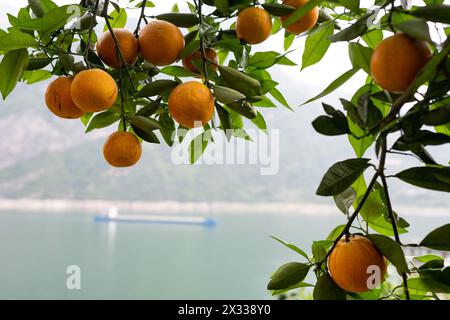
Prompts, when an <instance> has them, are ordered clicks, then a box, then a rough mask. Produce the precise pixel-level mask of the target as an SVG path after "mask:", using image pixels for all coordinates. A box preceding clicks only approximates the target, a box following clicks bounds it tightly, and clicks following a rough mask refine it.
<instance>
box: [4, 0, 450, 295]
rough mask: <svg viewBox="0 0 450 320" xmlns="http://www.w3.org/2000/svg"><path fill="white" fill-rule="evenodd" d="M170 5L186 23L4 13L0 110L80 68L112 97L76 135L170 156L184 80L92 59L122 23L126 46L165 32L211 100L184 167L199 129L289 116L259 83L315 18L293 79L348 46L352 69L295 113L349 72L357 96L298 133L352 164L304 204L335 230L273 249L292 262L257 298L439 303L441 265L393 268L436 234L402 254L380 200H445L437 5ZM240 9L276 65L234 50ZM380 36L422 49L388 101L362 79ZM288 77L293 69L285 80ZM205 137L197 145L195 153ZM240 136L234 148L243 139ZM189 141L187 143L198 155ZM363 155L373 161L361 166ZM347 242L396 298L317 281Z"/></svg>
mask: <svg viewBox="0 0 450 320" xmlns="http://www.w3.org/2000/svg"><path fill="white" fill-rule="evenodd" d="M180 2H183V4H187V8H189V11H187V12H180V10H179V7H178V5H175V6H174V7H173V9H172V11H171V12H166V13H160V12H158V11H157V9H158V6H157V3H156V2H155V3H152V2H151V1H147V0H142V1H137V0H134V1H131V0H130V1H128V3H127V4H126V6H125V7H120V6H119V4H117V3H115V2H113V1H109V0H105V1H98V0H82V1H81V2H80V3H74V4H73V5H58V4H57V1H55V2H53V1H52V0H29V1H28V5H27V6H26V7H24V8H21V9H20V10H19V12H18V13H17V14H16V15H11V14H8V20H9V23H10V27H9V28H8V29H7V30H0V54H1V55H2V56H3V58H2V61H1V63H0V92H1V94H2V97H3V99H5V98H6V97H7V96H9V95H10V94H11V92H12V91H13V90H14V88H15V87H16V84H17V83H18V82H19V81H23V82H26V83H28V84H31V83H35V82H38V81H42V80H46V79H48V78H50V77H52V76H60V75H71V76H74V75H76V74H77V73H78V72H80V71H82V70H85V69H87V68H101V69H104V70H106V71H108V73H109V74H110V75H111V76H112V77H113V78H114V79H115V80H116V82H117V83H118V85H119V90H120V93H121V94H120V98H119V99H118V100H117V101H116V103H115V104H114V105H113V106H112V107H111V108H109V109H108V110H107V111H103V112H100V113H96V114H92V113H86V114H84V115H83V117H82V118H81V120H82V121H83V123H84V125H85V126H86V132H90V131H92V130H95V129H99V128H104V127H107V126H110V125H115V126H117V127H118V128H119V130H129V131H132V132H134V133H135V134H136V135H137V136H138V137H140V138H141V139H142V140H144V141H146V142H148V143H160V141H161V138H162V140H163V141H164V142H166V143H167V144H168V145H169V146H171V145H172V144H173V143H174V137H180V135H179V134H177V132H179V131H184V130H186V128H183V127H182V126H179V125H177V124H176V122H175V121H174V119H173V118H172V116H171V114H170V112H169V111H168V96H169V94H170V92H171V91H172V90H173V89H174V88H175V87H177V86H178V85H179V84H180V83H181V82H183V80H185V78H192V77H196V76H197V75H196V74H195V73H193V72H192V71H190V70H187V69H185V68H183V67H181V66H179V65H176V64H174V65H170V66H164V67H157V66H155V65H152V64H151V63H149V62H147V61H145V60H144V59H143V58H142V57H140V58H139V59H138V61H137V63H135V64H134V65H123V67H121V68H120V70H114V69H110V68H108V67H107V66H106V65H105V64H104V63H103V62H102V60H101V59H100V58H99V56H98V55H97V52H96V51H95V46H94V44H95V43H96V41H97V32H99V31H100V30H102V29H103V30H112V28H122V27H124V26H125V25H126V24H127V17H128V13H129V12H130V11H131V10H135V11H138V12H140V16H139V20H138V23H137V26H136V29H135V30H134V34H135V35H136V36H138V34H139V30H140V28H141V27H142V25H143V24H145V23H148V21H149V20H151V19H158V20H165V21H169V22H171V23H173V24H175V25H176V26H178V27H179V28H181V29H182V30H183V33H184V40H185V47H184V50H183V51H182V53H181V56H180V59H181V58H183V57H186V56H188V55H190V54H192V53H194V52H196V51H197V50H200V52H201V53H202V59H201V61H200V63H194V64H195V67H196V68H197V69H198V70H201V72H202V75H203V77H202V81H204V83H205V85H207V86H208V87H209V88H210V89H211V91H212V92H213V94H214V97H215V116H214V117H213V119H212V120H211V121H210V123H208V124H206V125H205V126H204V128H203V129H204V132H203V133H202V134H200V135H199V136H197V137H196V138H194V140H193V141H192V142H191V144H190V149H191V151H192V152H191V161H192V162H195V161H197V160H198V159H199V155H201V153H202V152H203V151H204V150H205V149H206V148H207V145H208V142H212V141H211V139H212V135H211V134H207V133H208V131H209V130H223V131H224V132H225V131H226V130H227V129H244V128H243V124H244V122H243V121H242V119H243V118H248V119H251V120H252V121H253V123H254V124H255V125H256V126H257V127H258V128H259V129H261V130H265V129H267V124H266V121H265V120H264V118H263V115H262V112H261V110H263V108H264V107H277V106H281V107H286V108H289V109H293V108H292V106H289V105H288V103H287V102H286V99H285V98H284V97H283V94H282V93H281V92H280V91H279V90H278V89H277V86H278V83H277V82H276V81H275V80H273V79H272V77H271V74H270V68H271V67H272V66H274V65H277V64H278V65H285V66H295V63H294V62H293V61H291V60H290V59H289V58H288V57H287V56H286V55H287V54H288V53H289V48H290V47H291V45H292V43H293V41H296V37H297V35H294V34H292V33H290V32H288V31H286V30H285V28H286V27H287V26H289V25H291V24H293V23H295V22H296V21H297V20H299V19H301V18H303V17H304V16H305V15H306V14H308V12H309V11H310V10H311V9H312V8H313V7H315V6H318V7H319V8H320V15H319V20H318V22H317V24H316V25H315V26H314V27H313V28H312V29H311V30H308V31H306V32H304V33H303V34H302V35H301V36H304V37H306V40H305V45H304V48H303V52H302V59H301V61H302V64H301V68H299V69H300V75H299V76H301V70H303V69H305V68H308V67H310V66H312V65H314V64H317V63H319V62H320V61H321V59H322V58H323V57H324V56H325V54H326V52H327V50H328V49H329V48H330V47H332V46H333V45H334V44H335V43H337V42H346V43H348V56H349V60H350V61H351V64H352V68H351V69H349V70H348V71H346V72H345V73H343V74H342V75H340V76H339V77H338V78H336V79H334V80H332V81H331V82H330V83H329V84H328V85H326V86H324V88H323V90H322V91H321V92H319V93H317V94H316V95H314V96H312V97H311V98H310V99H309V100H307V101H302V102H300V103H299V104H300V105H301V106H304V105H308V104H310V103H311V102H313V101H316V100H319V99H322V98H324V97H326V96H327V95H328V94H330V93H332V92H333V91H335V90H336V89H338V88H339V87H340V86H342V85H343V84H344V83H345V82H347V81H348V80H349V79H350V78H352V77H353V76H354V75H355V74H357V73H359V74H365V76H366V81H365V83H362V84H361V87H360V88H359V89H358V90H357V91H356V92H355V94H354V95H353V96H351V97H342V98H341V99H340V103H341V105H339V106H331V105H329V104H326V103H323V104H322V105H323V111H324V114H323V115H321V116H319V117H318V118H317V119H315V120H314V121H313V123H312V126H313V128H314V129H315V130H316V131H317V132H318V133H320V134H323V135H327V136H337V135H343V136H347V138H348V140H349V142H350V144H351V146H352V147H353V149H354V152H355V156H354V157H356V158H349V159H346V160H343V161H339V162H337V163H335V164H333V165H331V167H330V169H329V170H328V171H327V172H326V173H325V175H324V177H323V179H322V181H321V182H320V183H319V184H318V188H317V195H319V196H333V197H334V200H335V202H336V205H337V209H338V210H340V211H342V212H343V213H345V215H346V217H347V223H346V224H344V225H340V226H337V227H336V228H335V229H334V230H333V231H332V232H331V233H330V235H329V237H328V238H327V239H323V240H318V241H314V243H313V246H312V256H309V255H308V254H306V253H305V251H303V250H302V249H300V248H298V247H296V246H295V245H293V244H289V243H286V242H284V241H283V240H280V239H277V238H275V239H276V240H278V241H279V242H281V243H282V244H284V245H285V246H287V247H288V248H289V249H291V250H294V251H295V252H297V253H299V254H300V256H301V258H300V259H301V260H303V261H302V262H290V263H287V264H284V265H283V266H281V267H280V268H279V269H278V270H277V271H275V273H274V274H273V275H272V276H271V280H270V282H269V285H268V289H269V290H272V293H273V294H280V293H283V292H285V291H288V290H293V289H297V288H300V287H308V286H314V298H315V299H346V298H352V299H366V298H370V299H373V298H375V299H386V298H392V299H403V298H406V299H436V298H437V295H436V294H437V293H448V292H450V290H449V288H450V277H449V274H450V272H449V267H445V266H444V263H443V259H442V258H441V257H439V256H432V257H430V258H429V259H425V258H424V257H416V258H415V259H413V260H412V261H407V259H405V256H404V251H403V249H404V247H405V246H423V247H427V248H432V249H436V250H445V251H448V250H450V239H449V235H450V229H449V225H445V226H442V227H440V228H438V229H436V230H434V231H432V232H430V233H429V234H428V235H427V236H426V237H425V238H424V239H423V240H422V241H421V242H420V243H418V244H404V243H402V242H401V240H400V234H402V233H405V232H407V228H408V226H409V225H408V223H407V222H406V220H405V219H403V218H401V217H400V216H399V215H397V214H396V213H395V211H394V209H393V207H392V203H391V201H390V197H389V190H388V180H389V179H399V180H401V181H403V182H405V183H408V184H411V185H414V186H416V187H418V188H425V189H430V190H435V191H441V192H449V191H450V168H449V167H448V163H447V164H445V163H438V162H437V161H436V160H435V159H434V158H433V156H432V154H430V152H429V151H428V148H429V146H435V145H446V146H448V145H449V142H450V95H449V94H448V93H449V90H450V69H449V68H450V58H449V53H450V38H449V36H448V35H449V34H450V27H449V24H450V6H449V5H446V4H444V3H443V2H444V1H441V0H426V1H424V3H419V4H416V3H415V2H414V3H411V1H405V0H402V1H397V0H375V1H371V3H370V6H369V7H368V6H367V2H366V1H356V0H352V1H347V0H328V1H321V0H309V2H307V4H306V5H305V6H303V7H299V8H295V7H292V6H290V5H287V4H282V3H281V2H278V1H275V0H267V1H259V2H258V1H250V0H214V1H213V0H203V1H202V0H193V1H180ZM372 2H373V3H372ZM251 6H259V7H262V8H264V9H265V10H266V11H267V12H268V13H270V14H271V17H272V20H273V28H272V34H275V33H280V32H283V33H284V42H283V43H282V44H280V46H283V47H284V50H285V51H284V52H276V51H265V52H258V51H255V50H254V49H253V48H252V46H251V45H249V44H247V43H245V42H244V41H242V40H240V39H239V38H238V37H237V35H236V31H235V23H234V21H235V18H236V17H237V15H238V14H239V12H240V11H241V10H243V9H245V8H247V7H251ZM156 12H158V13H157V14H156V15H155V13H156ZM286 15H289V17H288V18H287V19H285V20H284V21H283V22H281V21H280V19H279V17H280V16H286ZM99 28H100V29H99ZM393 33H403V34H406V35H407V36H408V37H409V38H411V39H415V40H422V41H426V42H427V44H428V46H429V47H430V48H431V50H432V57H431V58H430V59H429V60H428V62H427V63H426V65H425V66H424V67H423V68H421V70H420V71H419V72H418V73H417V74H416V76H415V79H414V81H413V82H412V83H411V84H410V85H409V87H408V88H407V89H406V90H405V91H403V92H401V93H395V92H388V91H386V90H383V88H381V87H380V86H379V85H378V84H377V83H376V81H375V80H374V78H373V77H372V72H371V71H372V70H371V58H372V55H373V54H374V50H375V49H376V48H377V46H378V45H379V43H380V42H381V41H382V40H383V39H386V38H387V37H388V36H390V35H392V34H393ZM116 45H117V44H116ZM206 48H214V49H215V50H216V51H217V53H218V58H219V60H218V63H215V62H212V61H211V60H209V59H208V58H207V57H206V56H205V49H206ZM119 54H120V50H119ZM121 59H122V60H123V57H121ZM213 67H216V68H213ZM292 72H298V70H297V71H295V70H294V69H292ZM225 134H226V133H225ZM205 137H209V138H207V139H206V140H205ZM227 137H228V136H227ZM240 137H244V138H247V136H246V135H243V136H242V135H240ZM196 140H200V141H201V143H200V144H199V145H200V147H199V148H198V147H197V146H198V144H196V143H195V141H196ZM371 147H373V148H374V149H375V151H376V155H377V159H370V158H368V157H367V156H366V157H365V154H366V151H367V150H368V149H369V148H371ZM391 153H400V154H404V155H407V156H414V157H415V158H416V159H417V160H418V164H417V165H416V166H415V167H411V168H408V169H406V170H404V171H402V172H398V173H396V174H394V175H392V176H386V174H385V164H386V157H387V156H389V154H391ZM370 172H372V173H373V176H372V178H371V179H370V181H369V182H368V183H367V184H366V181H365V176H364V174H366V175H367V174H369V173H370ZM338 210H336V211H337V212H338ZM357 218H361V219H362V224H363V225H365V227H358V226H355V223H354V222H355V221H356V219H357ZM354 230H357V232H360V233H363V234H364V235H366V236H367V237H368V238H369V239H370V240H371V241H372V242H373V243H374V244H375V245H376V247H377V248H378V249H379V250H380V251H381V253H382V254H383V255H384V256H385V257H386V258H387V259H388V260H389V261H390V263H391V264H392V265H394V266H395V267H396V269H397V271H398V273H399V275H400V276H401V277H402V281H403V283H402V285H401V286H398V287H394V288H383V290H379V289H374V290H372V291H371V293H370V294H367V293H366V294H355V293H349V292H345V291H343V290H342V289H341V288H339V287H338V286H337V285H336V284H335V283H334V281H333V279H332V277H331V276H330V274H329V273H328V268H327V258H328V257H329V255H330V253H331V251H332V250H333V249H334V248H335V246H336V243H337V242H338V241H339V240H340V239H341V238H342V237H345V236H348V235H349V234H350V233H351V232H354ZM392 236H393V237H394V239H392V238H391V237H392ZM305 260H306V261H305ZM311 272H314V274H315V276H316V278H317V282H316V283H315V284H308V283H305V282H304V279H305V278H306V277H307V275H308V273H311Z"/></svg>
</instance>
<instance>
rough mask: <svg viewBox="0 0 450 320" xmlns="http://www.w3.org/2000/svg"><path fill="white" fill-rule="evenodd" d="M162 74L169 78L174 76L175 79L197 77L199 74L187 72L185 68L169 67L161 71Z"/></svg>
mask: <svg viewBox="0 0 450 320" xmlns="http://www.w3.org/2000/svg"><path fill="white" fill-rule="evenodd" d="M160 72H161V73H164V74H167V75H169V76H174V77H179V78H182V77H196V76H197V75H198V74H196V73H193V72H191V71H189V70H186V69H185V68H183V67H180V66H167V67H164V68H162V69H161V70H160Z"/></svg>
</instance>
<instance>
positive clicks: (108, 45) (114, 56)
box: [97, 28, 139, 69]
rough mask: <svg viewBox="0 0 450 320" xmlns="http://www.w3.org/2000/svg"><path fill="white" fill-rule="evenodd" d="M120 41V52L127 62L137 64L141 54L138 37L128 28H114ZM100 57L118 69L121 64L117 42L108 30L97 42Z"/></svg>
mask: <svg viewBox="0 0 450 320" xmlns="http://www.w3.org/2000/svg"><path fill="white" fill-rule="evenodd" d="M113 32H114V35H115V36H116V38H117V41H118V43H119V48H120V52H121V53H122V56H123V59H124V60H125V63H126V64H129V65H133V64H135V62H136V60H137V58H138V55H139V43H138V40H137V39H136V37H135V36H134V35H133V34H132V33H131V32H130V31H128V30H126V29H121V28H120V29H119V28H118V29H113ZM97 52H98V55H99V57H100V58H101V59H102V60H103V61H104V62H105V63H106V64H107V65H108V66H110V67H112V68H116V69H118V68H119V67H120V64H121V60H120V56H119V55H118V53H117V50H116V44H115V43H114V39H113V37H112V35H111V32H110V31H109V30H108V31H106V32H104V33H103V34H102V35H101V37H100V39H99V40H98V42H97Z"/></svg>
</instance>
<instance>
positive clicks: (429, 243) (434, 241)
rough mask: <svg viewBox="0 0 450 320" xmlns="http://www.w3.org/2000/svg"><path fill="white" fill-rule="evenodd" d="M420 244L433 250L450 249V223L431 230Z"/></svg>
mask: <svg viewBox="0 0 450 320" xmlns="http://www.w3.org/2000/svg"><path fill="white" fill-rule="evenodd" d="M420 245H421V246H423V247H428V248H431V249H435V250H444V251H450V224H446V225H444V226H442V227H439V228H437V229H435V230H433V231H431V232H430V233H429V234H428V235H427V236H426V237H425V238H424V239H423V240H422V242H420Z"/></svg>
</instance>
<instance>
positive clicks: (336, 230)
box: [327, 224, 345, 241]
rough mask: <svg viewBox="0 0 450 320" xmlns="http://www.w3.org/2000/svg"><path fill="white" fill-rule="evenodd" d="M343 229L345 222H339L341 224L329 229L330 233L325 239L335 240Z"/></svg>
mask: <svg viewBox="0 0 450 320" xmlns="http://www.w3.org/2000/svg"><path fill="white" fill-rule="evenodd" d="M344 229H345V224H341V225H339V226H337V227H335V228H334V229H333V230H331V232H330V234H329V235H328V237H327V240H331V241H335V240H336V239H337V238H338V237H339V236H340V234H341V233H342V231H344Z"/></svg>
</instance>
